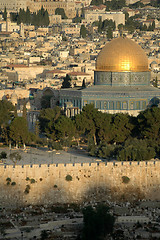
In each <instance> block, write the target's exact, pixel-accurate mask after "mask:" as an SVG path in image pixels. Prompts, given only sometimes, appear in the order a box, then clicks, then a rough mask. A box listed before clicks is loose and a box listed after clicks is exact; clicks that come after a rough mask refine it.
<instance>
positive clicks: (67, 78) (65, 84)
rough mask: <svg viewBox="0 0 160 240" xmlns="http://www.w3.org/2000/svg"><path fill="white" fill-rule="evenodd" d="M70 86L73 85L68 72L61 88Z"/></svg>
mask: <svg viewBox="0 0 160 240" xmlns="http://www.w3.org/2000/svg"><path fill="white" fill-rule="evenodd" d="M70 87H71V77H70V76H69V75H68V74H67V75H66V77H64V78H63V82H62V87H61V88H70Z"/></svg>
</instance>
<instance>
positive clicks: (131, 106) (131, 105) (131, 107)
mask: <svg viewBox="0 0 160 240" xmlns="http://www.w3.org/2000/svg"><path fill="white" fill-rule="evenodd" d="M130 109H131V110H133V109H134V102H130Z"/></svg>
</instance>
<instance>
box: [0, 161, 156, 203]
mask: <svg viewBox="0 0 160 240" xmlns="http://www.w3.org/2000/svg"><path fill="white" fill-rule="evenodd" d="M67 175H70V176H71V177H72V180H71V181H67V180H66V176H67ZM0 176H1V181H0V205H1V207H3V206H10V207H11V206H13V207H19V206H24V205H28V204H34V205H36V204H39V205H40V204H53V203H69V202H83V201H99V200H104V201H105V200H107V199H108V200H122V201H125V200H130V201H133V200H135V199H143V198H145V199H152V200H160V187H159V186H160V185H159V182H160V162H158V161H156V162H154V161H149V162H131V163H130V162H116V163H113V162H112V163H111V162H110V163H107V164H105V163H92V164H89V163H86V164H78V163H77V164H75V165H72V164H66V165H64V164H58V165H56V164H53V165H33V166H29V165H25V166H19V165H17V166H15V167H13V166H6V167H4V166H0ZM124 177H125V178H126V177H127V179H128V182H127V183H126V182H124ZM6 179H10V184H7V182H8V181H7V180H6ZM34 181H35V183H32V182H34ZM13 182H15V183H16V185H14V184H12V183H13ZM27 185H29V186H30V189H29V193H25V189H26V187H27Z"/></svg>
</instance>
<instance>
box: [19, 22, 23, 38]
mask: <svg viewBox="0 0 160 240" xmlns="http://www.w3.org/2000/svg"><path fill="white" fill-rule="evenodd" d="M20 36H21V37H22V38H24V24H23V23H21V27H20Z"/></svg>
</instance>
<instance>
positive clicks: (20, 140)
mask: <svg viewBox="0 0 160 240" xmlns="http://www.w3.org/2000/svg"><path fill="white" fill-rule="evenodd" d="M10 138H11V139H12V140H13V141H14V142H15V143H16V145H18V144H23V145H24V144H25V143H26V142H28V140H29V133H28V126H27V121H26V119H24V118H23V117H16V118H14V119H13V121H12V122H11V124H10Z"/></svg>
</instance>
